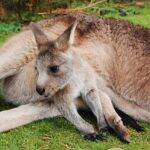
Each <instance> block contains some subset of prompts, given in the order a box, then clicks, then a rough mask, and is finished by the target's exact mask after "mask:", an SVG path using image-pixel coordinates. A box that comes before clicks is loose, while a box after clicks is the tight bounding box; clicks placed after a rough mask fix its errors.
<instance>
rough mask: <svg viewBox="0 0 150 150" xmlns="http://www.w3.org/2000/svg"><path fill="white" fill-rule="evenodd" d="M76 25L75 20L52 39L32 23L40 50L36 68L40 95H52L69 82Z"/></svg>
mask: <svg viewBox="0 0 150 150" xmlns="http://www.w3.org/2000/svg"><path fill="white" fill-rule="evenodd" d="M76 25H77V23H76V22H75V23H74V24H72V25H71V26H70V27H69V28H68V29H67V30H65V31H64V33H62V34H61V35H60V36H59V37H58V38H57V39H56V40H50V39H49V38H48V37H47V36H46V34H45V33H44V32H43V31H42V29H41V28H40V27H39V26H38V25H36V24H31V29H32V31H33V33H34V37H35V39H36V42H37V46H38V50H39V55H38V57H37V61H36V67H35V68H36V69H37V73H38V77H37V85H36V91H37V92H38V93H39V94H40V95H43V96H45V97H51V96H53V95H54V94H55V93H56V92H57V91H59V90H60V89H62V88H64V87H65V86H66V85H67V84H68V82H69V80H70V78H71V76H72V74H73V56H72V51H71V48H72V45H73V41H74V33H75V28H76Z"/></svg>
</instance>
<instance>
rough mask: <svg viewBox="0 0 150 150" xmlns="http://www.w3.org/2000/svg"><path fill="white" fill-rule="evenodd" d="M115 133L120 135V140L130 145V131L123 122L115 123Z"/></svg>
mask: <svg viewBox="0 0 150 150" xmlns="http://www.w3.org/2000/svg"><path fill="white" fill-rule="evenodd" d="M113 129H114V131H115V132H116V133H117V134H118V135H119V137H120V139H121V140H122V141H123V142H125V143H130V142H131V141H130V135H129V132H128V129H127V128H126V127H125V126H124V125H123V122H122V120H120V121H118V122H115V121H114V126H113Z"/></svg>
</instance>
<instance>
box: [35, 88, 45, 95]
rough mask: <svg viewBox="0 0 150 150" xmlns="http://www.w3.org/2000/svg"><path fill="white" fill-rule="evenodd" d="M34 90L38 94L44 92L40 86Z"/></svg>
mask: <svg viewBox="0 0 150 150" xmlns="http://www.w3.org/2000/svg"><path fill="white" fill-rule="evenodd" d="M36 91H37V92H38V94H40V95H43V94H44V93H45V89H44V88H41V87H38V86H37V87H36Z"/></svg>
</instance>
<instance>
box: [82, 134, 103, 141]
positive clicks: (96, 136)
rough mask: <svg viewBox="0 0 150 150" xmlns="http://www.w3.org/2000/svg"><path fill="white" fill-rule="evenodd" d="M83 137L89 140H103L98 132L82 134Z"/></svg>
mask: <svg viewBox="0 0 150 150" xmlns="http://www.w3.org/2000/svg"><path fill="white" fill-rule="evenodd" d="M84 139H85V140H89V141H97V140H103V137H102V136H101V135H99V134H98V133H92V134H86V135H84Z"/></svg>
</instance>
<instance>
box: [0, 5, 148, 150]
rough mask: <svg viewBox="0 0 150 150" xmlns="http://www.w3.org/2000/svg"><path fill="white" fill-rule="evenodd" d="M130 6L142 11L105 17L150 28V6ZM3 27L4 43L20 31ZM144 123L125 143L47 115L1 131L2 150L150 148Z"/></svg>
mask: <svg viewBox="0 0 150 150" xmlns="http://www.w3.org/2000/svg"><path fill="white" fill-rule="evenodd" d="M111 9H113V8H111ZM127 9H128V10H132V11H133V10H135V11H136V12H140V13H139V14H138V13H137V15H128V16H127V17H120V16H119V15H118V13H117V11H116V10H114V13H112V14H108V15H106V16H105V17H113V18H117V19H126V20H129V21H131V22H133V23H134V24H140V25H143V26H145V27H148V28H150V19H149V18H150V7H149V6H146V7H145V8H143V9H138V8H135V7H133V6H130V7H128V8H127ZM89 11H91V10H89ZM115 11H116V12H115ZM129 12H130V11H129ZM130 13H131V12H130ZM131 14H132V13H131ZM1 26H2V25H0V28H1ZM6 26H7V25H5V27H6ZM8 26H11V25H8ZM6 28H7V27H6ZM0 30H3V31H1V32H0V45H1V44H3V43H4V42H5V41H6V40H7V39H8V37H10V36H12V35H13V34H14V32H17V31H14V29H13V28H12V27H10V28H9V31H5V29H4V28H3V29H0ZM9 108H12V106H10V105H7V104H4V103H3V101H2V100H1V102H0V110H5V109H9ZM140 124H141V125H142V126H143V127H144V128H145V131H144V132H141V133H137V132H135V131H134V130H133V129H130V131H131V137H132V138H131V139H132V142H131V144H123V143H122V142H120V140H119V139H118V138H117V137H116V136H114V135H112V134H110V133H108V132H107V133H106V136H107V139H106V140H105V141H98V142H90V141H85V140H83V138H82V137H81V136H80V134H79V132H78V131H77V130H76V129H75V127H74V126H73V125H72V124H70V123H69V122H68V121H66V120H65V119H63V118H54V119H46V120H42V121H37V122H34V123H31V124H29V125H26V126H23V127H19V128H17V129H14V130H11V131H9V132H6V133H1V134H0V150H22V149H23V150H48V149H49V150H58V149H60V150H73V149H76V150H107V149H109V148H112V147H120V148H123V149H125V150H150V125H149V124H147V123H142V122H141V123H140Z"/></svg>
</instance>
